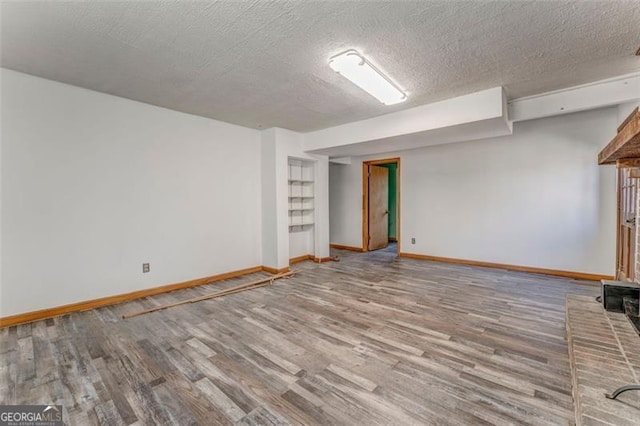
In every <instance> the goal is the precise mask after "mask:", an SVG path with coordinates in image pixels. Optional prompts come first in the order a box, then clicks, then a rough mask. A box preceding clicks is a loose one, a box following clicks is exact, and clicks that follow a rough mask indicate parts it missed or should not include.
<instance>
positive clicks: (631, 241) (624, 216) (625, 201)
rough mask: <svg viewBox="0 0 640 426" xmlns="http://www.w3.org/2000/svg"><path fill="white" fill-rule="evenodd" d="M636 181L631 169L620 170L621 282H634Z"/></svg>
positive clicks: (618, 244) (619, 245)
mask: <svg viewBox="0 0 640 426" xmlns="http://www.w3.org/2000/svg"><path fill="white" fill-rule="evenodd" d="M636 181H637V180H636V179H635V178H633V177H631V169H629V168H618V190H617V193H618V236H617V256H616V275H617V277H616V278H617V279H618V280H621V281H634V279H635V264H636V262H635V259H636V205H637V204H636V197H637V188H636V185H637V184H636Z"/></svg>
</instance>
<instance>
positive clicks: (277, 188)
mask: <svg viewBox="0 0 640 426" xmlns="http://www.w3.org/2000/svg"><path fill="white" fill-rule="evenodd" d="M262 139H263V144H264V147H265V149H263V153H262V167H263V188H264V189H265V190H266V191H267V192H263V195H262V197H263V203H262V207H263V213H262V214H263V222H262V224H263V231H264V234H263V252H264V253H265V257H264V262H263V264H264V265H265V266H268V267H271V268H275V269H282V268H286V267H288V266H289V259H290V258H291V257H296V256H298V255H301V254H313V255H315V256H316V257H320V258H322V257H327V256H329V206H328V201H329V195H328V194H329V177H328V174H329V158H328V157H327V156H324V155H310V154H307V153H305V152H304V151H303V150H302V149H303V146H302V142H303V140H304V135H303V134H301V133H297V132H293V131H291V130H287V129H281V128H272V129H267V130H264V131H263V132H262ZM289 158H297V159H302V160H310V161H313V162H314V215H315V218H314V221H315V224H314V226H313V228H312V229H311V230H310V231H309V232H313V237H311V236H306V237H304V238H300V239H298V238H297V237H296V236H294V237H293V239H292V238H290V235H289V216H288V214H289V213H288V210H289V200H288V196H289V185H288V164H289ZM267 167H273V168H274V170H275V172H274V173H271V172H269V170H268V169H267ZM266 179H268V180H269V182H266V181H265V180H266ZM311 241H313V250H307V249H306V247H307V243H306V242H309V244H310V242H311ZM291 246H293V251H291V248H292V247H291ZM302 251H304V253H303V252H302Z"/></svg>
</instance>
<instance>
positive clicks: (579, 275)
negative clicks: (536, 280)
mask: <svg viewBox="0 0 640 426" xmlns="http://www.w3.org/2000/svg"><path fill="white" fill-rule="evenodd" d="M398 256H399V257H406V258H409V259H419V260H430V261H433V262H446V263H457V264H460V265H469V266H483V267H485V268H496V269H505V270H507V271H517V272H531V273H534V274H544V275H553V276H556V277H564V278H573V279H576V280H587V281H600V280H612V279H613V275H600V274H591V273H587V272H574V271H562V270H558V269H544V268H536V267H533V266H519V265H506V264H503V263H491V262H481V261H478V260H467V259H456V258H451V257H439V256H429V255H426V254H417V253H399V254H398Z"/></svg>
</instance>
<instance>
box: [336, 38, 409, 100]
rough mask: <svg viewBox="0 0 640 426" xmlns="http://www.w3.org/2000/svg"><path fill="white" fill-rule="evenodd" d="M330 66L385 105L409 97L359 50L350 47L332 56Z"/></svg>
mask: <svg viewBox="0 0 640 426" xmlns="http://www.w3.org/2000/svg"><path fill="white" fill-rule="evenodd" d="M329 66H330V67H331V68H332V69H333V70H334V71H335V72H337V73H338V74H340V75H341V76H343V77H346V78H347V79H349V80H351V82H352V83H353V84H355V85H356V86H358V87H359V88H361V89H362V90H364V91H365V92H367V93H369V94H370V95H371V96H373V97H374V98H376V99H378V100H379V101H380V102H382V103H383V104H385V105H394V104H397V103H400V102H404V101H405V100H406V99H407V95H406V94H405V93H404V92H403V91H402V90H400V88H398V86H396V85H395V84H394V83H393V82H392V81H391V80H390V79H389V78H388V77H387V76H386V75H384V74H383V73H382V72H381V71H380V70H379V69H378V68H376V67H375V66H374V65H373V64H372V63H370V62H369V61H367V59H366V58H365V57H364V56H362V55H361V54H360V53H358V51H357V50H353V49H349V50H347V51H345V52H342V53H339V54H337V55H335V56H332V57H331V58H329Z"/></svg>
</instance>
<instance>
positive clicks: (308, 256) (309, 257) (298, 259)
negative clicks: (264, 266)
mask: <svg viewBox="0 0 640 426" xmlns="http://www.w3.org/2000/svg"><path fill="white" fill-rule="evenodd" d="M313 259H314V257H313V255H312V254H303V255H302V256H296V257H292V258H291V259H289V265H293V264H294V263H300V262H304V261H305V260H313Z"/></svg>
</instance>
